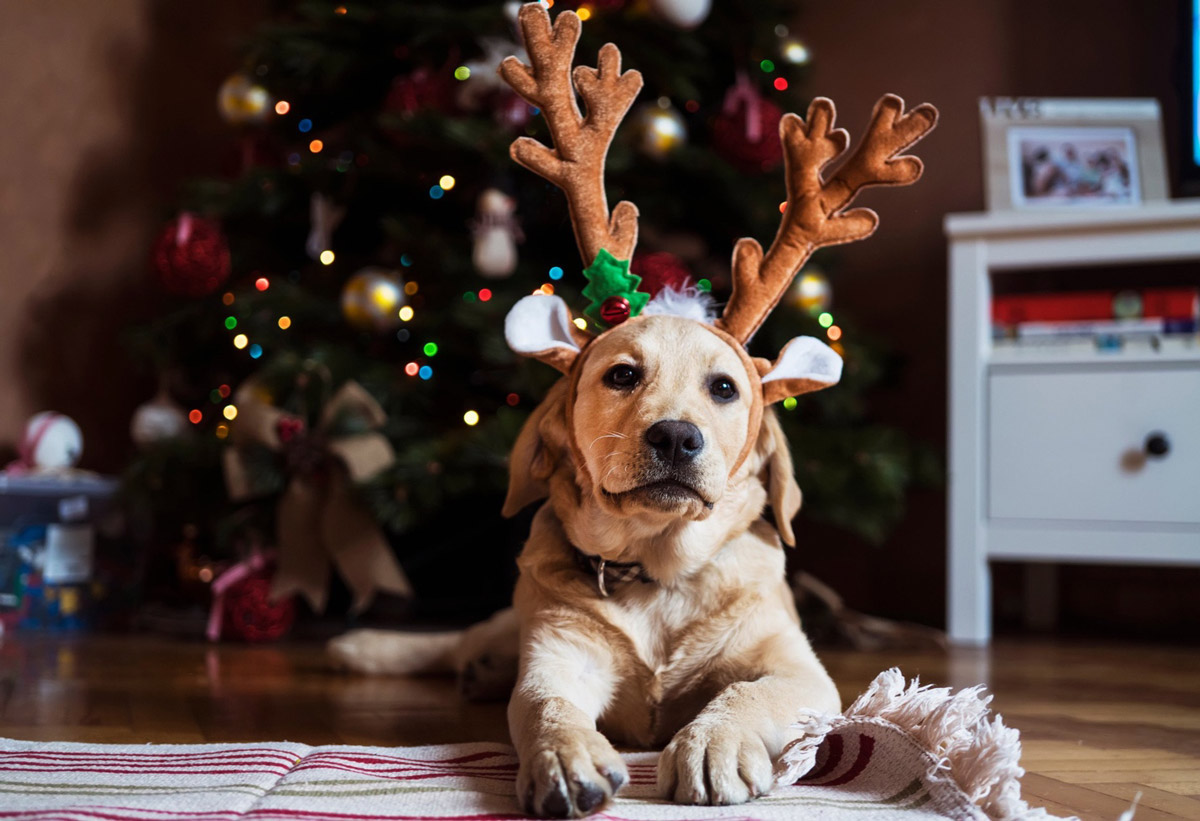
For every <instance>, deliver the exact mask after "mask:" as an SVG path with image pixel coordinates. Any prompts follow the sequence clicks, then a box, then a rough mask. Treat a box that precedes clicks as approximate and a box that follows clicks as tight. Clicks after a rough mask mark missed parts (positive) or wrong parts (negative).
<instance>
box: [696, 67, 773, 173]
mask: <svg viewBox="0 0 1200 821" xmlns="http://www.w3.org/2000/svg"><path fill="white" fill-rule="evenodd" d="M781 119H783V110H782V109H780V108H779V106H777V105H775V104H774V103H773V102H771V101H770V100H766V99H763V97H762V95H761V94H759V93H758V89H757V88H755V87H754V85H753V84H752V83H751V82H750V81H749V79H747V78H746V77H745V75H741V76H739V77H738V80H737V83H735V84H734V86H733V88H731V89H729V92H728V93H727V94H726V95H725V103H724V105H723V107H722V109H721V113H720V114H718V115H717V116H716V117H715V118H713V121H712V142H713V148H715V149H716V152H717V154H719V155H720V156H721V158H722V159H724V160H725V161H726V162H728V163H729V164H730V165H732V166H733V167H735V168H737V169H738V170H739V171H743V172H747V173H757V172H762V171H770V170H771V169H773V168H776V167H777V166H778V165H779V164H780V163H781V162H782V161H783V146H782V144H781V143H780V141H779V121H780V120H781Z"/></svg>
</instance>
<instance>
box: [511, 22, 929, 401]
mask: <svg viewBox="0 0 1200 821" xmlns="http://www.w3.org/2000/svg"><path fill="white" fill-rule="evenodd" d="M519 19H520V24H521V30H522V32H523V33H524V36H525V47H526V50H527V51H528V53H529V58H530V65H525V64H524V63H522V62H521V61H520V60H518V59H517V58H515V57H509V58H507V59H506V60H504V62H503V63H501V64H500V74H501V75H502V76H503V78H504V79H505V81H506V82H508V84H509V85H511V86H512V87H513V89H514V90H515V91H516V92H517V93H518V94H520V95H521V96H522V97H524V98H525V99H526V100H527V101H528V102H529V103H530V104H531V105H534V106H537V107H538V108H539V109H541V111H542V114H543V116H544V117H545V119H546V122H547V124H548V125H549V127H550V136H551V138H552V139H553V142H554V146H553V148H551V147H548V146H546V145H543V144H542V143H539V142H538V141H537V140H533V139H531V138H529V137H519V138H518V139H517V140H515V141H514V142H513V144H512V148H511V150H510V153H511V154H512V157H513V159H514V160H516V161H517V162H518V163H520V164H521V165H523V166H525V167H526V168H528V169H529V170H530V171H533V172H534V173H536V174H540V175H541V176H542V177H545V178H546V179H547V180H549V181H550V182H552V183H554V184H555V185H556V186H558V187H559V188H561V189H562V190H563V192H564V193H565V194H566V195H567V203H568V205H569V207H570V212H571V224H572V226H573V228H574V231H575V239H576V242H577V243H578V244H579V251H580V254H581V255H582V257H583V262H584V264H585V265H586V266H588V267H587V268H585V269H584V273H585V275H587V276H588V278H589V285H588V287H587V288H585V289H584V294H585V295H586V296H588V297H589V298H591V299H592V300H593V305H592V307H591V308H589V310H588V311H587V312H586V313H588V314H589V315H590V316H592V317H593V319H600V317H599V316H597V311H596V310H595V309H596V308H598V307H600V306H602V305H603V304H604V300H606V299H612V298H613V297H614V296H619V297H620V298H625V299H627V300H628V302H629V305H628V314H627V316H636V315H637V314H638V313H639V311H640V310H641V308H642V307H643V306H644V305H645V303H646V301H647V300H648V299H649V296H648V295H646V294H640V293H638V292H637V291H636V286H637V284H638V281H639V280H638V278H637V277H636V276H634V275H632V274H630V273H629V260H630V259H631V258H632V256H633V249H634V246H635V245H636V243H637V219H638V210H637V207H636V206H634V205H633V203H630V202H626V201H622V202H619V203H617V205H616V207H614V208H613V209H612V212H611V213H610V212H609V209H608V199H607V197H606V196H605V191H604V160H605V156H606V155H607V153H608V147H609V145H610V144H611V143H612V138H613V134H614V133H615V132H616V129H617V126H618V125H619V124H620V122H621V120H622V119H623V118H624V116H625V114H626V112H627V111H628V110H629V107H630V105H632V104H633V100H634V98H635V97H637V95H638V92H639V91H640V90H641V88H642V75H641V74H640V73H639V72H637V71H632V70H631V71H624V72H622V71H621V52H620V50H619V49H618V48H617V47H616V46H615V45H613V44H612V43H608V44H606V45H605V46H604V47H603V48H601V49H600V55H599V60H598V62H597V67H596V68H592V67H590V66H578V67H576V68H575V69H574V71H572V68H571V64H572V62H573V61H574V57H575V47H576V44H577V43H578V41H579V30H580V21H579V17H578V15H576V14H575V13H574V12H572V11H564V12H562V13H561V14H559V15H558V17H557V18H556V19H555V21H554V23H553V24H551V22H550V15H549V13H548V12H547V11H546V9H545V8H544V7H543V6H542V5H541V4H540V3H528V4H526V5H524V6H522V7H521V11H520V15H519ZM576 93H578V95H579V96H580V97H582V98H583V102H584V105H585V107H586V111H587V113H586V114H584V113H582V112H581V111H580V110H579V105H578V103H577V101H576ZM936 123H937V110H936V109H935V108H934V107H933V106H932V105H929V104H928V103H924V104H922V105H919V106H917V107H915V108H913V109H911V110H910V111H908V112H905V111H904V101H903V100H901V99H900V98H899V97H897V96H895V95H893V94H888V95H885V96H884V97H883V98H881V99H880V100H879V102H878V103H876V104H875V111H874V114H873V115H872V117H871V122H870V125H869V126H868V127H867V133H866V137H865V138H864V139H863V141H862V143H861V144H860V145H859V146H858V147H857V148H856V149H854V150H853V151H852V152H847V146H848V145H849V142H850V137H849V135H848V134H847V133H846V131H845V129H842V128H835V127H834V106H833V102H832V101H830V100H828V99H826V98H824V97H818V98H817V99H815V100H813V102H812V104H811V105H810V106H809V107H808V113H807V116H806V117H805V118H804V119H801V118H800V117H799V116H797V115H795V114H785V115H784V116H783V119H782V120H781V121H780V124H779V136H780V139H781V140H782V142H783V149H784V157H785V174H786V179H787V205H786V208H785V209H784V212H783V217H782V219H781V221H780V225H779V231H778V233H777V234H776V235H775V240H774V241H773V242H772V243H771V247H770V248H768V249H767V251H766V252H765V253H764V252H763V249H762V246H761V245H759V243H758V242H757V241H756V240H754V239H750V238H744V239H741V240H739V241H738V243H737V245H736V246H735V248H734V251H733V294H732V296H731V297H730V300H729V303H728V304H727V305H726V306H725V309H724V312H723V313H722V315H721V317H720V318H719V319H718V320H717V322H716V326H715V329H716V330H717V331H719V332H722V333H723V334H727V335H728V336H729V337H730V339H731V340H733V341H735V342H736V343H737V344H738V346H739V347H744V346H745V345H746V343H747V342H749V340H750V338H751V337H752V336H753V335H754V333H755V331H757V330H758V328H759V327H760V326H761V325H762V323H763V322H764V321H765V320H766V318H767V317H768V316H769V315H770V313H771V311H772V310H774V308H775V306H776V305H777V304H778V303H779V300H780V299H781V298H782V297H783V294H784V293H785V292H786V291H787V289H788V287H789V286H790V285H791V282H792V279H793V278H794V277H795V275H796V274H797V273H798V272H799V271H800V267H801V266H802V265H803V264H804V262H805V261H806V260H807V259H808V258H809V256H811V255H812V253H813V251H815V250H816V249H817V248H821V247H824V246H827V245H839V244H842V243H847V242H854V241H856V240H860V239H865V238H866V237H868V236H870V235H871V234H872V233H874V231H875V228H876V227H877V225H878V224H879V217H878V216H877V215H876V214H875V212H874V211H872V210H871V209H869V208H852V209H849V210H847V209H848V207H849V205H850V203H851V202H852V201H853V200H854V197H855V196H856V195H857V194H858V192H859V191H860V190H862V189H863V188H866V187H867V186H871V185H909V184H911V183H914V182H916V181H917V179H919V178H920V176H921V171H922V164H921V160H920V159H918V158H917V157H914V156H909V155H905V154H904V153H903V152H904V151H905V150H906V149H907V148H909V147H910V146H912V145H913V144H914V143H916V142H917V141H918V140H920V139H921V138H922V137H924V136H925V135H926V134H928V133H929V132H930V131H931V130H932V129H933V127H934V125H935V124H936ZM847 154H848V156H847ZM843 157H846V159H845V161H844V162H842V163H841V165H840V166H838V167H837V169H836V170H835V172H834V173H833V175H832V176H830V177H829V178H828V179H825V177H824V176H823V171H824V169H825V168H827V167H828V166H830V165H831V164H832V163H834V161H836V160H839V159H841V158H843ZM624 318H625V317H624V316H619V317H618V321H620V319H624ZM610 324H612V323H610ZM505 333H506V336H507V337H508V340H509V344H510V345H512V347H513V349H514V350H516V351H517V352H518V353H522V354H525V355H527V356H532V357H534V358H536V359H540V360H541V361H543V362H546V363H548V364H550V365H552V366H554V367H556V368H558V369H559V370H561V371H563V372H564V373H568V372H570V370H571V368H572V366H573V365H574V363H575V361H576V359H577V356H578V354H579V353H580V351H581V350H582V349H583V348H584V347H586V346H587V344H588V343H589V342H590V341H591V339H592V338H593V335H592V334H590V333H588V332H587V331H584V330H581V329H579V328H577V327H576V326H575V324H574V323H573V322H572V320H571V315H570V312H569V310H567V307H566V303H564V302H563V301H562V300H561V299H558V298H557V297H544V296H534V297H526V298H525V299H522V300H521V301H519V302H518V303H517V304H516V305H515V306H514V307H513V309H512V311H511V312H510V313H509V316H508V319H507V320H506V323H505ZM797 343H799V344H797ZM830 357H832V360H831V359H830ZM833 360H836V367H835V366H834V364H833ZM755 364H756V367H757V370H758V371H759V374H760V375H761V376H762V382H763V390H764V394H765V395H766V396H765V399H766V401H767V402H772V401H778V400H779V399H782V398H784V397H785V396H788V395H794V394H796V393H803V392H805V391H806V390H814V389H816V388H818V387H825V386H826V385H829V384H833V383H834V382H836V381H837V379H838V377H839V376H840V373H841V367H840V366H841V361H840V359H839V358H838V357H837V355H836V354H834V353H833V352H832V351H830V350H829V349H828V348H826V347H825V346H824V345H823V344H822V343H820V342H819V341H817V340H815V339H812V338H810V337H800V338H798V339H795V340H792V342H789V343H788V345H787V346H786V347H785V348H784V350H783V352H781V354H780V356H779V358H778V359H777V360H776V362H775V363H770V362H767V361H766V360H755ZM784 366H786V367H784ZM835 371H836V372H835ZM830 377H832V378H830ZM771 382H776V383H778V384H776V385H770V383H771Z"/></svg>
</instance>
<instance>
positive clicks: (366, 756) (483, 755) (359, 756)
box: [305, 750, 515, 764]
mask: <svg viewBox="0 0 1200 821" xmlns="http://www.w3.org/2000/svg"><path fill="white" fill-rule="evenodd" d="M497 756H502V757H504V758H515V756H514V755H513V753H510V752H506V751H501V750H485V751H483V752H478V753H471V754H470V755H460V756H457V757H455V758H407V757H405V756H399V755H376V754H373V753H354V754H353V755H350V754H347V753H335V752H321V753H313V754H312V755H309V756H305V758H306V759H307V760H309V761H315V760H320V759H323V758H341V759H345V760H347V761H355V762H357V763H360V764H365V763H367V762H369V761H372V760H374V761H401V762H404V763H406V764H469V763H471V762H474V761H482V760H484V759H487V758H496V757H497Z"/></svg>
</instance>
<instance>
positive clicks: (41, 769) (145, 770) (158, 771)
mask: <svg viewBox="0 0 1200 821" xmlns="http://www.w3.org/2000/svg"><path fill="white" fill-rule="evenodd" d="M291 769H292V768H291V767H288V766H283V765H279V764H272V765H270V766H263V767H254V768H247V767H242V768H240V769H236V770H184V769H179V768H169V767H142V766H133V767H124V768H121V769H116V768H115V765H113V766H110V767H81V766H78V765H63V766H59V767H50V766H45V765H39V766H33V765H28V766H25V765H22V766H16V767H0V773H61V772H67V773H116V774H121V775H128V774H131V773H132V774H135V775H140V774H154V775H240V774H244V773H246V772H248V771H249V772H259V773H276V774H278V775H284V774H286V773H288V772H289V771H290V770H291Z"/></svg>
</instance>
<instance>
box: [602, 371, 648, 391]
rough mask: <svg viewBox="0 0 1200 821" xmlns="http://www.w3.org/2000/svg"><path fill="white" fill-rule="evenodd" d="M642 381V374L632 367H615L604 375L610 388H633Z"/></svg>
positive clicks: (605, 381)
mask: <svg viewBox="0 0 1200 821" xmlns="http://www.w3.org/2000/svg"><path fill="white" fill-rule="evenodd" d="M641 381H642V372H641V371H639V370H638V369H637V368H635V367H633V366H632V365H613V366H612V367H611V368H609V369H608V373H606V374H604V384H605V385H608V386H609V387H610V388H632V387H635V386H636V385H637V384H638V383H639V382H641Z"/></svg>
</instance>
